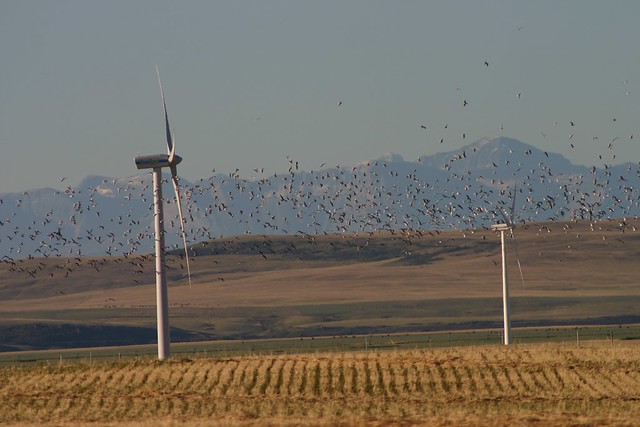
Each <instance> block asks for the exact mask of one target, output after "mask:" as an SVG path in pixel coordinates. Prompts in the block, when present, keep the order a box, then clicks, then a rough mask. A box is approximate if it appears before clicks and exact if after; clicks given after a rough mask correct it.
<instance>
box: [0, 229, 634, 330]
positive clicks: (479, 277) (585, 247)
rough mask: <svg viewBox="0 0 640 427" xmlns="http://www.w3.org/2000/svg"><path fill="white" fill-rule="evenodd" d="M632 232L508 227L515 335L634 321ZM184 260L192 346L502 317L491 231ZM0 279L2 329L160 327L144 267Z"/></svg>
mask: <svg viewBox="0 0 640 427" xmlns="http://www.w3.org/2000/svg"><path fill="white" fill-rule="evenodd" d="M638 227H640V221H638V220H608V221H600V222H596V223H589V222H565V223H559V222H557V223H545V224H530V225H527V226H522V227H520V228H518V229H516V233H517V238H518V240H517V241H518V252H519V255H520V260H521V263H522V269H523V273H524V278H525V285H524V286H523V284H522V283H521V280H520V276H519V273H518V270H517V264H516V260H515V252H514V250H513V249H514V248H513V246H509V247H508V255H509V264H508V265H509V274H510V287H511V296H512V301H513V302H512V307H513V321H514V325H515V326H518V325H525V324H548V325H551V324H563V323H571V322H576V323H590V322H597V321H607V322H616V323H624V322H630V321H634V319H635V318H634V317H633V316H637V315H638V314H640V313H638V312H637V307H638V306H640V305H638V303H639V302H640V286H638V282H639V281H640V265H639V264H638V262H637V260H638V259H640V257H639V255H640V234H639V233H637V232H636V229H638ZM191 251H192V253H194V255H195V256H194V257H193V258H192V272H193V278H192V279H193V286H192V287H191V288H190V287H189V286H188V285H187V281H186V272H185V270H184V265H183V264H184V262H183V260H182V259H180V257H179V256H178V255H174V256H171V257H170V259H169V261H168V268H169V270H168V272H169V283H170V291H169V298H170V305H171V307H172V310H171V323H172V326H175V327H177V328H180V329H183V330H185V331H193V332H198V333H199V335H198V337H199V338H202V337H203V336H206V337H211V338H221V337H226V338H233V337H236V338H237V337H266V336H295V335H314V334H336V333H338V334H339V333H358V332H365V333H368V332H384V331H402V330H429V329H433V328H446V327H451V328H460V327H469V326H474V325H475V326H497V325H499V322H500V320H501V269H500V243H499V236H498V235H497V234H496V233H493V232H492V231H490V230H476V231H473V232H460V231H448V232H441V233H436V232H415V231H412V232H396V233H376V234H365V235H346V234H345V235H326V236H325V235H314V236H310V235H300V236H243V237H236V238H227V239H218V240H212V241H209V242H204V243H202V244H199V245H196V246H194V247H192V249H191ZM178 253H179V251H177V252H176V254H178ZM0 269H1V270H2V275H1V276H0V326H4V327H9V326H15V325H24V324H26V323H38V324H40V323H51V322H58V323H64V324H84V325H86V324H89V325H92V324H94V325H95V324H100V325H105V324H107V325H113V326H123V325H124V326H131V327H134V326H135V327H148V328H153V326H154V323H155V290H154V280H155V273H154V271H153V270H154V264H153V258H152V256H149V255H147V256H129V257H111V258H41V259H40V258H39V259H26V260H10V259H7V258H5V260H4V262H3V263H0ZM203 334H204V335H203Z"/></svg>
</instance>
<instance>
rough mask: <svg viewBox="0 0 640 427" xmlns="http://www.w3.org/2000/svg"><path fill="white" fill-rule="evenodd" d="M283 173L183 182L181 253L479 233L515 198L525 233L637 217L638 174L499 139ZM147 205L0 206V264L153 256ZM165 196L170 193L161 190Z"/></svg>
mask: <svg viewBox="0 0 640 427" xmlns="http://www.w3.org/2000/svg"><path fill="white" fill-rule="evenodd" d="M289 162H290V168H289V171H288V172H287V173H283V174H275V175H266V174H264V173H261V172H260V171H259V170H256V171H255V172H256V174H255V176H254V177H252V178H251V179H247V178H242V177H240V175H238V174H237V173H232V174H217V175H214V176H211V177H209V178H202V179H199V180H197V181H196V182H187V181H186V180H184V179H182V180H181V185H182V186H183V197H184V200H183V204H184V206H185V212H186V219H185V221H186V227H187V232H188V237H189V241H190V243H192V244H194V243H198V242H201V241H205V240H210V239H214V238H217V237H220V236H233V235H241V234H260V235H261V234H304V235H314V234H320V233H366V232H376V231H382V230H392V231H395V230H402V229H412V230H443V229H462V230H466V229H470V228H478V227H488V226H489V225H490V224H492V223H495V222H497V221H501V220H502V215H501V211H509V210H510V209H511V206H512V202H513V198H514V195H515V216H516V220H518V221H519V222H524V223H529V222H544V221H555V220H570V219H585V220H590V221H597V220H600V219H605V218H628V217H636V216H638V215H639V214H640V193H639V188H640V163H638V162H636V163H624V164H620V165H615V166H611V165H604V164H603V165H602V167H596V166H592V167H587V166H580V165H574V164H572V163H571V162H570V161H569V160H567V159H566V158H565V157H563V156H562V155H560V154H556V153H549V152H544V151H541V150H539V149H537V148H536V147H534V146H532V145H529V144H525V143H523V142H521V141H518V140H515V139H511V138H506V137H496V138H484V139H481V140H478V141H475V142H473V143H471V144H469V145H467V146H465V147H463V148H461V149H458V150H454V151H449V152H443V153H438V154H434V155H431V156H422V157H420V158H419V159H418V160H417V161H415V162H409V161H405V160H404V159H403V158H402V157H401V156H399V155H397V154H387V155H384V156H382V157H380V158H378V159H374V160H371V161H367V162H361V163H358V164H356V165H353V166H349V167H339V166H336V167H330V168H324V169H321V170H318V171H303V170H299V168H298V164H297V162H295V161H293V160H289ZM166 185H167V186H169V185H170V184H166ZM152 193H153V191H152V188H151V175H150V174H148V173H146V174H142V175H135V176H130V177H125V178H113V177H99V176H88V177H87V178H85V179H84V180H83V181H82V182H81V183H80V184H79V185H78V186H76V187H67V188H66V189H65V190H64V191H60V190H55V189H51V188H43V189H37V190H32V191H28V192H24V193H5V194H0V254H2V257H3V260H6V259H14V258H21V257H27V256H46V257H50V256H85V255H86V256H98V255H121V254H130V253H147V252H152V251H153V211H152V207H153V194H152ZM164 194H165V195H170V194H173V192H172V191H171V190H170V189H169V188H168V187H167V188H166V190H164ZM166 202H167V206H166V208H165V220H166V224H165V229H166V230H167V232H168V233H167V242H168V243H169V244H170V245H172V246H174V247H175V248H178V245H179V242H180V237H179V234H178V233H179V224H178V223H177V221H178V219H177V210H176V206H175V200H173V199H171V198H170V197H167V198H166Z"/></svg>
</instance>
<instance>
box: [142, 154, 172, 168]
mask: <svg viewBox="0 0 640 427" xmlns="http://www.w3.org/2000/svg"><path fill="white" fill-rule="evenodd" d="M181 161H182V157H180V156H178V155H177V154H174V155H173V158H172V159H171V156H170V155H169V154H151V155H148V156H138V157H136V158H135V162H136V167H137V168H138V169H155V168H170V167H173V166H176V165H177V164H179V163H180V162H181Z"/></svg>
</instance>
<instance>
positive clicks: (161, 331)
mask: <svg viewBox="0 0 640 427" xmlns="http://www.w3.org/2000/svg"><path fill="white" fill-rule="evenodd" d="M156 73H157V74H158V83H159V84H160V95H161V97H162V109H163V111H164V122H165V131H166V137H167V153H168V154H152V155H148V156H138V157H136V158H135V162H136V167H137V168H138V169H153V204H154V212H153V217H154V225H155V250H156V304H157V306H156V313H157V322H158V323H157V328H158V359H160V360H164V359H167V358H169V356H170V352H169V343H170V337H169V300H168V296H167V294H168V292H167V279H166V272H165V263H164V259H165V249H164V215H163V209H162V168H165V167H168V168H169V169H170V171H171V182H172V183H173V189H174V191H175V193H176V205H177V206H178V216H179V217H180V218H179V219H180V229H181V231H182V240H183V242H184V252H185V259H186V264H187V275H188V279H189V286H191V269H190V268H189V252H188V249H187V235H186V232H185V228H184V218H183V215H182V201H181V200H180V186H179V185H178V171H177V168H176V166H177V165H178V163H180V162H181V161H182V157H180V156H178V155H177V154H176V144H175V139H174V136H173V134H172V132H171V128H170V127H169V116H168V115H167V105H166V103H165V100H164V91H163V89H162V81H161V80H160V72H159V71H158V67H157V66H156Z"/></svg>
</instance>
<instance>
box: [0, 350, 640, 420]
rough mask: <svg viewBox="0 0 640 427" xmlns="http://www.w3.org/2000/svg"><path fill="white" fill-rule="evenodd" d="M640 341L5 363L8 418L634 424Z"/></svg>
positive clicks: (0, 401) (1, 399)
mask: <svg viewBox="0 0 640 427" xmlns="http://www.w3.org/2000/svg"><path fill="white" fill-rule="evenodd" d="M639 351H640V346H639V345H638V343H637V342H635V341H625V342H613V343H611V342H589V343H587V344H586V345H583V346H581V347H580V348H578V347H577V346H576V345H575V344H574V345H569V344H537V345H518V346H511V347H509V348H506V347H504V346H499V345H496V346H479V347H455V348H447V349H423V350H396V351H382V352H381V351H363V352H347V353H322V354H294V355H274V356H271V355H262V356H255V355H254V356H244V357H233V358H196V359H172V360H169V361H165V362H157V361H149V360H138V361H129V362H122V363H104V362H102V363H95V362H94V363H89V362H88V361H87V362H82V363H74V364H69V365H66V364H64V363H62V364H58V363H55V364H53V363H52V364H51V365H49V366H45V365H41V366H22V367H17V366H13V367H6V368H2V369H0V407H2V411H0V423H2V424H8V425H31V424H37V423H44V424H47V425H51V424H55V425H65V426H66V425H92V426H95V425H130V426H150V425H154V426H155V425H196V426H205V425H213V426H222V425H225V426H226V425H232V426H233V425H343V426H355V425H401V426H409V425H430V426H433V425H435V426H444V425H461V426H476V425H477V426H480V425H497V426H518V425H545V426H547V425H550V426H580V425H584V426H587V425H611V426H632V425H638V421H637V420H639V419H640V397H639V396H640V358H638V352H639Z"/></svg>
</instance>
